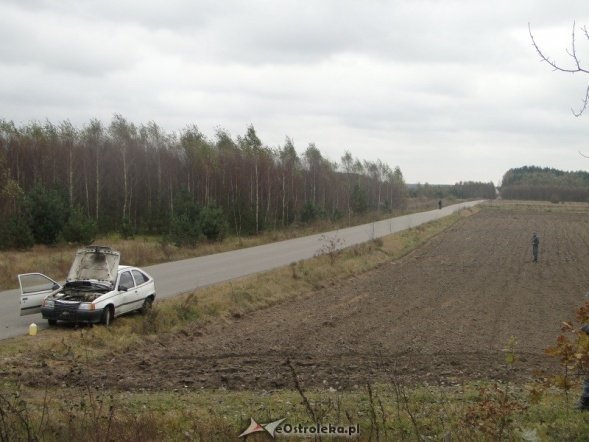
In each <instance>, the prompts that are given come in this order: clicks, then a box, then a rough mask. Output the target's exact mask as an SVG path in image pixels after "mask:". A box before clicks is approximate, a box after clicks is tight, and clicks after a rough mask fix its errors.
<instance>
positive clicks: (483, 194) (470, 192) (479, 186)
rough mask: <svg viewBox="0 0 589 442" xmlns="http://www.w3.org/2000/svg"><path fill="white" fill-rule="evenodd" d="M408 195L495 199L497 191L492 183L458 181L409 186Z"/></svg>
mask: <svg viewBox="0 0 589 442" xmlns="http://www.w3.org/2000/svg"><path fill="white" fill-rule="evenodd" d="M409 193H410V195H411V196H413V197H425V198H457V199H471V198H484V199H495V198H496V197H497V191H496V189H495V185H494V184H493V183H492V182H488V183H484V182H480V181H464V182H463V181H460V182H458V183H456V184H428V183H425V184H421V183H419V184H417V185H415V186H411V187H410V190H409Z"/></svg>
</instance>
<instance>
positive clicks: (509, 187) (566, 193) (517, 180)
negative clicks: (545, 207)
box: [501, 166, 589, 202]
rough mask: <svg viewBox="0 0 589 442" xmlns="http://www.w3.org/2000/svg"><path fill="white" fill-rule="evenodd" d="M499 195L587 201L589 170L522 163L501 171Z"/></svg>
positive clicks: (531, 198) (519, 197)
mask: <svg viewBox="0 0 589 442" xmlns="http://www.w3.org/2000/svg"><path fill="white" fill-rule="evenodd" d="M501 197H502V198H505V199H521V200H543V201H553V202H559V201H589V173H587V172H584V171H575V172H566V171H562V170H558V169H553V168H548V167H545V168H541V167H536V166H524V167H519V168H514V169H509V170H508V171H507V172H505V174H504V175H503V180H502V184H501Z"/></svg>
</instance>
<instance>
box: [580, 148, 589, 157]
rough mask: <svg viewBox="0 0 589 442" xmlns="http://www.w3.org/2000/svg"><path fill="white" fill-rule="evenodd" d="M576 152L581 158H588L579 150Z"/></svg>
mask: <svg viewBox="0 0 589 442" xmlns="http://www.w3.org/2000/svg"><path fill="white" fill-rule="evenodd" d="M578 152H579V155H581V156H582V157H585V158H589V156H587V155H585V154H584V153H583V152H581V151H580V150H579V151H578Z"/></svg>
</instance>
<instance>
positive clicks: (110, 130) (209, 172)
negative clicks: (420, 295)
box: [0, 114, 407, 248]
mask: <svg viewBox="0 0 589 442" xmlns="http://www.w3.org/2000/svg"><path fill="white" fill-rule="evenodd" d="M406 196H407V189H406V185H405V182H404V178H403V174H402V172H401V170H400V168H399V167H394V168H392V167H390V166H389V165H387V164H385V163H383V162H382V161H380V160H377V161H375V162H371V161H362V160H360V159H357V158H355V157H353V156H352V154H351V153H350V152H349V151H345V152H344V153H343V155H342V157H341V158H340V161H339V162H334V161H331V160H330V159H328V158H327V157H325V156H324V155H323V154H322V153H321V151H320V150H319V148H318V147H317V146H316V145H315V144H313V143H310V144H309V145H308V146H307V147H306V149H305V150H304V151H303V153H302V154H298V153H297V150H296V149H295V146H294V144H293V142H292V140H291V139H289V138H288V137H287V138H286V139H285V142H284V144H283V145H281V146H274V147H270V146H267V145H265V144H264V143H263V142H262V141H261V140H260V138H259V137H258V135H257V133H256V130H255V128H254V127H253V126H249V127H247V130H246V133H245V134H244V135H238V136H237V137H232V136H231V134H230V133H229V132H228V131H226V130H224V129H218V130H217V131H216V133H215V135H214V137H213V138H212V139H210V138H208V137H207V136H205V135H204V134H203V133H201V132H200V131H199V129H198V127H197V126H195V125H189V126H187V127H186V128H185V129H183V130H181V131H179V132H177V133H176V132H174V133H170V132H166V131H165V130H163V129H162V128H161V127H160V126H158V125H157V124H156V123H154V122H149V123H147V124H139V125H136V124H134V123H132V122H129V121H128V120H127V119H126V118H124V117H123V116H121V115H117V114H115V115H114V116H113V118H112V120H111V121H110V122H109V123H108V124H104V123H103V122H101V121H99V120H96V119H94V120H91V121H90V122H89V123H88V124H86V125H84V126H83V127H81V128H77V127H74V126H73V125H72V124H71V123H70V122H68V121H64V122H61V123H59V124H54V123H51V122H49V121H46V122H45V123H38V122H31V123H27V124H23V125H20V126H17V125H15V124H14V122H12V121H6V120H0V210H1V213H2V222H1V225H0V248H22V247H28V246H31V245H33V244H35V243H42V244H53V243H55V242H58V241H62V240H65V241H69V242H87V241H89V240H92V239H93V237H94V236H95V235H96V234H97V233H108V232H121V233H122V234H123V235H126V236H130V235H133V234H134V233H146V234H159V235H167V236H168V237H169V238H170V239H171V241H173V242H176V243H188V244H196V243H197V242H198V241H200V240H202V239H207V238H208V239H209V240H214V239H220V238H222V237H223V235H225V234H226V233H229V232H230V233H232V234H235V235H251V234H257V233H259V232H261V231H263V230H265V229H273V228H281V227H285V226H288V225H290V224H292V223H293V222H311V221H313V220H315V219H317V218H331V219H337V218H342V217H351V216H352V215H354V214H361V213H364V212H367V211H370V210H383V211H391V210H392V209H394V208H402V207H403V205H404V203H405V198H406Z"/></svg>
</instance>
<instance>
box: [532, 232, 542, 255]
mask: <svg viewBox="0 0 589 442" xmlns="http://www.w3.org/2000/svg"><path fill="white" fill-rule="evenodd" d="M539 247H540V238H538V235H537V234H536V233H535V232H534V234H533V235H532V257H533V260H534V262H538V248H539Z"/></svg>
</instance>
